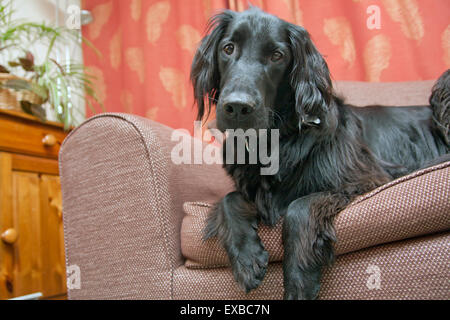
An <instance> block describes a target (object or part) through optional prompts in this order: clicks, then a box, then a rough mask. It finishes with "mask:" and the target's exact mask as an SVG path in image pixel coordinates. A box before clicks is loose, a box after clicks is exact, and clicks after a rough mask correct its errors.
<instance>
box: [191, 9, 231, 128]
mask: <svg viewBox="0 0 450 320" xmlns="http://www.w3.org/2000/svg"><path fill="white" fill-rule="evenodd" d="M233 16H234V13H233V12H232V11H228V10H227V11H224V12H222V13H220V14H217V15H215V16H214V17H212V18H211V20H210V21H209V23H208V29H207V33H208V35H207V36H206V37H205V38H203V40H202V42H201V44H200V47H199V48H198V50H197V52H196V53H195V56H194V60H193V62H192V67H191V81H192V84H193V86H194V99H195V103H196V104H197V107H198V112H197V120H201V119H202V118H203V116H204V115H205V113H206V116H207V117H208V116H209V114H210V112H211V108H212V106H213V105H215V104H216V102H217V100H218V98H219V94H220V92H219V87H220V74H219V67H218V63H217V45H218V44H219V42H220V40H221V39H222V37H223V35H224V33H225V31H226V29H227V27H228V25H229V23H230V22H231V20H233Z"/></svg>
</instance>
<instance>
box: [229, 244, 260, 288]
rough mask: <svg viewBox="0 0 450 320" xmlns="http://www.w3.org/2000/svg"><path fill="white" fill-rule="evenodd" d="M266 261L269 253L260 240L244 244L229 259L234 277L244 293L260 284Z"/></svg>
mask: <svg viewBox="0 0 450 320" xmlns="http://www.w3.org/2000/svg"><path fill="white" fill-rule="evenodd" d="M268 263H269V254H268V253H267V251H266V250H264V247H263V245H262V243H261V242H260V241H255V242H252V243H248V244H246V245H245V246H244V247H243V248H242V249H241V250H239V252H238V254H237V256H236V257H235V258H233V259H231V267H232V269H233V275H234V278H235V280H236V282H237V283H238V285H239V286H240V287H241V288H242V289H243V290H244V291H245V292H246V293H248V292H249V291H250V290H253V289H256V288H257V287H258V286H259V285H260V284H261V282H262V280H263V279H264V276H265V274H266V271H267V265H268Z"/></svg>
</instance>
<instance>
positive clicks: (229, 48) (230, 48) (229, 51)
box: [223, 43, 234, 56]
mask: <svg viewBox="0 0 450 320" xmlns="http://www.w3.org/2000/svg"><path fill="white" fill-rule="evenodd" d="M223 51H224V52H225V53H226V54H227V55H229V56H230V55H232V54H233V52H234V45H233V44H231V43H229V44H227V45H226V46H225V47H223Z"/></svg>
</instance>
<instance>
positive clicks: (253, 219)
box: [191, 8, 450, 299]
mask: <svg viewBox="0 0 450 320" xmlns="http://www.w3.org/2000/svg"><path fill="white" fill-rule="evenodd" d="M210 31H211V32H210V34H209V35H208V36H207V37H205V39H204V40H203V42H202V44H201V46H200V48H199V50H198V52H197V54H196V55H195V58H194V62H193V65H192V73H191V78H192V81H193V85H194V93H195V97H196V99H197V105H198V118H199V119H202V118H203V117H204V116H205V115H206V114H209V112H210V111H211V109H212V108H213V107H216V117H217V125H218V128H219V129H221V130H225V129H236V128H243V129H248V128H255V129H260V128H267V129H279V130H280V146H279V161H280V167H279V171H278V172H277V173H276V174H275V175H271V176H263V175H260V168H261V164H241V165H238V164H226V165H224V167H225V170H226V171H227V172H228V174H229V175H230V176H231V177H232V178H233V179H234V182H235V185H236V191H235V192H233V193H230V194H228V195H227V196H226V197H225V198H224V199H223V200H222V201H221V202H219V203H218V204H217V205H216V207H215V208H214V210H213V211H212V212H211V214H210V216H209V219H208V225H207V228H206V230H205V239H207V238H210V237H214V236H217V237H218V238H219V240H220V241H221V243H222V244H223V246H224V247H225V249H226V251H227V253H228V255H229V258H230V262H231V265H232V270H233V274H234V277H235V279H236V281H237V282H238V283H239V284H240V285H241V286H242V287H243V288H244V289H245V290H246V291H249V290H251V289H254V288H256V287H257V286H258V285H259V284H260V283H261V281H262V279H263V277H264V274H265V272H266V267H267V263H268V254H267V252H266V251H265V250H264V246H263V244H262V243H261V240H260V238H259V236H258V234H257V226H258V223H259V222H262V223H264V224H266V225H270V226H272V225H274V224H276V223H277V222H278V221H279V219H280V218H281V217H284V221H283V245H284V260H283V271H284V287H285V298H287V299H314V298H316V297H317V294H318V292H319V287H320V275H321V270H322V267H323V266H325V265H328V264H330V263H332V261H333V257H334V255H333V243H334V242H335V241H336V237H335V233H334V229H333V218H334V217H335V215H336V214H337V213H338V212H340V211H341V210H343V209H344V208H345V207H346V205H348V204H349V203H350V202H351V201H352V200H353V199H354V198H355V197H356V196H358V195H361V194H364V193H366V192H368V191H370V190H372V189H374V188H376V187H378V186H380V185H383V184H385V183H387V182H388V181H390V180H392V179H394V178H397V177H399V176H402V175H405V174H407V173H409V172H411V171H414V170H417V169H419V168H422V167H425V166H427V165H430V164H432V163H437V162H441V161H445V160H449V156H448V152H449V138H448V130H449V108H448V105H449V92H450V90H449V71H447V72H446V73H445V74H444V75H443V77H441V79H439V81H438V83H437V84H436V86H435V88H434V92H433V94H432V97H431V99H430V103H431V108H430V107H425V106H424V107H402V108H394V107H380V106H370V107H367V108H356V107H353V106H350V105H347V104H345V103H344V101H343V100H342V99H341V98H339V97H337V96H336V95H335V94H334V93H333V89H332V83H331V79H330V74H329V71H328V67H327V64H326V62H325V60H324V59H323V58H322V56H321V55H320V53H319V52H318V51H317V49H316V48H315V46H314V44H313V43H312V41H311V39H310V36H309V34H308V32H307V31H306V30H305V29H304V28H302V27H299V26H295V25H293V24H290V23H287V22H285V21H283V20H280V19H278V18H276V17H274V16H271V15H269V14H267V13H264V12H263V11H261V10H259V9H256V8H251V9H249V10H247V11H245V12H243V13H236V12H232V11H225V12H224V13H222V14H219V15H217V16H215V17H214V18H213V19H212V22H211V24H210ZM230 44H231V45H232V46H231V47H230V46H229V45H230ZM231 48H232V49H231ZM275 52H278V53H275ZM280 53H281V59H278V58H279V54H280ZM433 119H434V120H433ZM227 142H228V141H227ZM227 142H226V143H227ZM224 149H225V148H224Z"/></svg>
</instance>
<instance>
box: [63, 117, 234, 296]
mask: <svg viewBox="0 0 450 320" xmlns="http://www.w3.org/2000/svg"><path fill="white" fill-rule="evenodd" d="M171 133H172V129H170V128H168V127H166V126H163V125H161V124H158V123H156V122H153V121H150V120H148V119H145V118H141V117H138V116H133V115H126V114H117V113H116V114H111V113H109V114H101V115H98V116H95V117H93V118H91V119H89V120H87V121H86V122H85V123H83V124H82V125H81V126H80V127H78V128H76V129H75V130H74V131H73V132H71V134H70V135H69V136H68V137H67V139H66V140H65V141H64V143H63V145H62V147H61V151H60V174H61V187H62V196H63V212H64V214H63V221H64V237H65V248H66V264H67V266H71V265H77V266H78V267H79V268H80V276H81V281H80V285H81V286H80V288H79V289H76V288H73V289H71V288H69V291H68V295H69V298H70V299H87V298H90V299H92V298H98V299H108V298H113V299H127V298H129V299H146V298H162V299H170V298H172V280H173V271H174V270H175V269H176V268H177V267H178V266H179V265H181V264H182V263H183V257H182V254H181V250H180V228H181V221H182V218H183V215H184V214H183V210H182V205H183V203H184V202H185V201H196V200H202V199H215V198H220V197H221V196H223V195H224V194H226V193H227V192H228V191H229V190H231V186H232V184H231V181H230V180H229V179H228V178H227V177H226V175H225V173H224V171H223V170H222V169H221V167H220V165H208V166H203V165H175V164H174V163H173V162H172V161H171V158H170V154H171V149H172V147H173V145H175V144H176V143H177V142H172V141H171ZM217 181H223V183H217Z"/></svg>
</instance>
